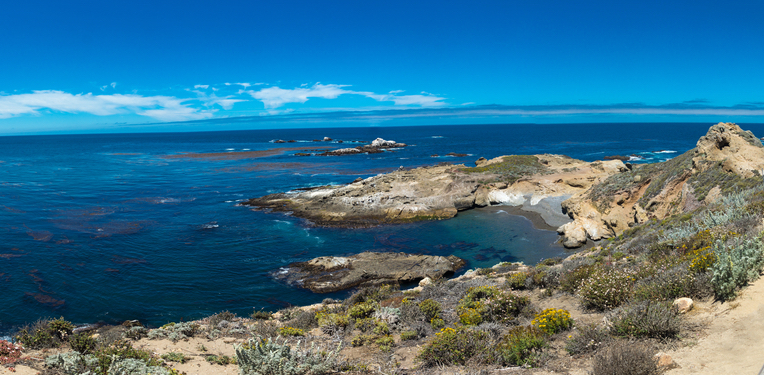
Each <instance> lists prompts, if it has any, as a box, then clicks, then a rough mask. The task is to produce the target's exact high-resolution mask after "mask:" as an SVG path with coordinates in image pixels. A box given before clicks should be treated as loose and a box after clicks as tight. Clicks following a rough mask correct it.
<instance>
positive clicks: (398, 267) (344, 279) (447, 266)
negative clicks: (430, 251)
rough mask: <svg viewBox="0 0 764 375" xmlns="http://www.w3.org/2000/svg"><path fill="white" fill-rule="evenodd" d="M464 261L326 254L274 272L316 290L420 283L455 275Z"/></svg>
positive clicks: (280, 277)
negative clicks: (426, 279)
mask: <svg viewBox="0 0 764 375" xmlns="http://www.w3.org/2000/svg"><path fill="white" fill-rule="evenodd" d="M464 265H465V261H464V260H463V259H460V258H458V257H456V256H453V255H451V256H449V257H442V256H431V255H411V254H405V253H375V252H364V253H360V254H356V255H351V256H347V257H335V256H326V257H319V258H315V259H312V260H309V261H307V262H299V263H292V264H290V265H289V266H288V267H285V268H282V269H280V270H279V271H277V272H275V273H274V275H273V276H274V277H275V278H276V279H277V280H282V281H285V282H287V283H288V284H290V285H293V286H297V287H302V288H306V289H309V290H311V291H312V292H315V293H329V292H336V291H338V290H344V289H349V288H352V287H370V286H377V285H382V284H398V283H411V282H417V281H420V280H422V279H425V278H427V277H429V278H431V279H440V278H442V277H444V276H450V275H453V274H454V272H456V271H457V270H458V269H459V268H461V267H463V266H464Z"/></svg>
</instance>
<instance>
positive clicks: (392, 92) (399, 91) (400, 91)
mask: <svg viewBox="0 0 764 375" xmlns="http://www.w3.org/2000/svg"><path fill="white" fill-rule="evenodd" d="M404 91H406V90H393V91H390V92H389V93H388V94H393V95H395V94H400V93H402V92H404Z"/></svg>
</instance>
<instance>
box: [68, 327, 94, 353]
mask: <svg viewBox="0 0 764 375" xmlns="http://www.w3.org/2000/svg"><path fill="white" fill-rule="evenodd" d="M69 345H70V346H71V347H72V350H74V351H77V352H80V354H90V353H92V352H93V351H94V350H95V348H96V339H95V338H93V337H91V336H90V335H89V334H88V333H87V332H80V333H78V334H76V335H72V336H71V337H69Z"/></svg>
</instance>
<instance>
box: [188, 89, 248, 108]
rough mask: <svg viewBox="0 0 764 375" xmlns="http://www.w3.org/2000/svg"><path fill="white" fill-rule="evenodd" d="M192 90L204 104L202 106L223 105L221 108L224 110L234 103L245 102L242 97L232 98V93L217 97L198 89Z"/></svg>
mask: <svg viewBox="0 0 764 375" xmlns="http://www.w3.org/2000/svg"><path fill="white" fill-rule="evenodd" d="M192 92H193V93H195V94H196V95H197V97H198V99H199V101H201V102H202V104H204V106H206V107H212V106H214V105H216V104H217V105H219V106H221V107H223V109H225V110H230V109H232V108H233V105H234V104H236V103H240V102H246V100H244V99H232V98H234V96H233V95H228V96H223V97H218V96H217V95H215V94H210V95H207V94H206V93H204V92H202V91H198V90H194V91H192Z"/></svg>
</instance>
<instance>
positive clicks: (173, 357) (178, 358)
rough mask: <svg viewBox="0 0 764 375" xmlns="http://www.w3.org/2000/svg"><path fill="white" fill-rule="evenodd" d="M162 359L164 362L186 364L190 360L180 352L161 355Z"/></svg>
mask: <svg viewBox="0 0 764 375" xmlns="http://www.w3.org/2000/svg"><path fill="white" fill-rule="evenodd" d="M162 359H164V360H165V361H170V362H178V363H186V362H188V360H189V359H190V358H188V357H186V356H185V355H184V354H183V353H181V352H170V353H166V354H162Z"/></svg>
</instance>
